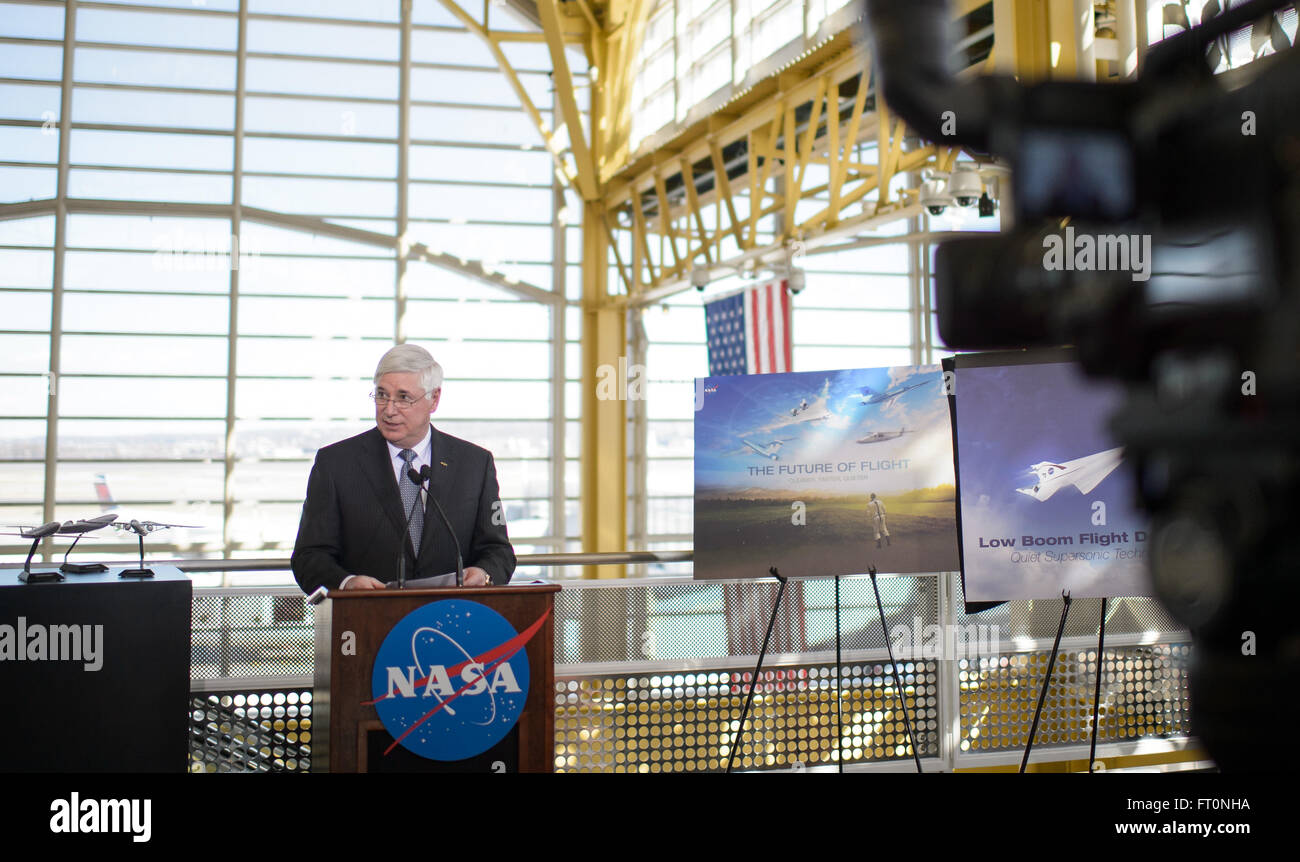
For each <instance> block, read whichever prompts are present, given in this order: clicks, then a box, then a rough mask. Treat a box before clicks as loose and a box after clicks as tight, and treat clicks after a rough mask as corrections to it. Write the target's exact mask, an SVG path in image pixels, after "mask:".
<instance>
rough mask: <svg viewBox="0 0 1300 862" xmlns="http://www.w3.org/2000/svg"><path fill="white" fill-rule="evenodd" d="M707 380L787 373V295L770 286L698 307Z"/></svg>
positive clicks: (782, 286) (783, 287) (782, 285)
mask: <svg viewBox="0 0 1300 862" xmlns="http://www.w3.org/2000/svg"><path fill="white" fill-rule="evenodd" d="M704 328H705V332H706V333H707V335H708V344H709V376H710V377H717V376H719V375H723V374H768V373H771V372H780V371H789V370H791V368H790V367H791V339H790V290H789V288H788V286H787V284H786V282H785V280H781V281H773V282H769V283H767V284H761V285H758V286H756V287H747V288H745V289H744V290H741V291H738V292H736V293H732V294H728V295H726V296H722V297H719V298H718V299H716V300H714V301H713V302H706V303H705V304H704Z"/></svg>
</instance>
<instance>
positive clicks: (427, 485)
mask: <svg viewBox="0 0 1300 862" xmlns="http://www.w3.org/2000/svg"><path fill="white" fill-rule="evenodd" d="M406 475H407V476H408V477H410V479H411V481H412V482H414V483H416V484H417V485H419V486H420V489H421V490H422V491H424V492H425V493H427V494H428V495H429V500H430V502H432V503H433V508H434V509H435V510H436V511H437V512H438V517H439V518H442V524H443V526H445V527H446V528H447V535H449V536H451V543H452V545H453V546H454V547H455V548H456V586H458V587H463V586H465V565H464V563H463V562H462V560H461V556H460V539H457V538H456V531H455V530H453V529H452V528H451V521H449V520H447V513H446V512H444V511H443V510H442V504H441V503H439V502H438V498H437V497H435V496H433V470H432V469H431V468H430V467H429V465H428V464H425V465H424V466H423V467H421V468H420V472H418V473H417V472H415V468H414V467H412V468H411V469H409V470H408V471H407V473H406ZM488 577H489V578H491V576H490V575H489V576H488ZM489 582H490V581H489Z"/></svg>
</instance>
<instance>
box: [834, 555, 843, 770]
mask: <svg viewBox="0 0 1300 862" xmlns="http://www.w3.org/2000/svg"><path fill="white" fill-rule="evenodd" d="M843 681H844V663H843V661H842V659H841V655H840V576H839V575H836V576H835V762H836V763H837V764H838V766H839V771H840V772H843V771H844V694H843V692H841V691H840V685H841V684H842V683H843Z"/></svg>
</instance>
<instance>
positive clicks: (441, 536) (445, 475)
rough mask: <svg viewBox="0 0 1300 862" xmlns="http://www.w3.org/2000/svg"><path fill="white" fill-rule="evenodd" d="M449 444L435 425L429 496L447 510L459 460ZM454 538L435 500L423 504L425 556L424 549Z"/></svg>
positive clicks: (430, 449)
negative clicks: (445, 524)
mask: <svg viewBox="0 0 1300 862" xmlns="http://www.w3.org/2000/svg"><path fill="white" fill-rule="evenodd" d="M450 448H451V447H450V446H448V445H447V441H446V440H444V439H443V438H442V434H440V433H439V432H438V429H437V428H434V429H433V437H432V439H431V440H430V441H429V469H430V479H429V487H430V492H431V493H430V496H431V497H433V498H434V499H436V500H437V501H438V503H439V504H440V505H441V506H442V510H443V511H444V512H448V515H447V517H448V518H450V517H451V514H450V510H449V509H448V506H447V504H448V500H447V496H446V495H447V493H448V491H449V490H450V489H451V488H454V487H456V461H455V459H454V458H452V457H451V454H450ZM450 542H451V539H450V538H448V536H447V528H446V527H445V526H444V525H443V523H442V517H441V516H440V515H439V514H438V509H437V507H436V506H434V505H433V503H432V501H430V502H428V503H426V504H425V506H424V533H423V535H422V536H421V537H420V556H422V557H423V556H424V551H425V549H426V548H427V549H429V553H430V554H432V553H433V552H434V548H435V547H437V546H439V545H441V544H443V543H446V544H450Z"/></svg>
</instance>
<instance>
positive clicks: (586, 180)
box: [444, 0, 600, 201]
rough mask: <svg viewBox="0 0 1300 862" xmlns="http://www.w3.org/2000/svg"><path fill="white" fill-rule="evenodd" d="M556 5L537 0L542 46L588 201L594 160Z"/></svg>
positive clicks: (592, 195) (592, 194)
mask: <svg viewBox="0 0 1300 862" xmlns="http://www.w3.org/2000/svg"><path fill="white" fill-rule="evenodd" d="M444 2H446V0H444ZM558 5H559V2H558V0H537V14H538V15H539V16H540V17H541V19H542V31H543V32H544V33H545V34H546V47H547V48H548V49H549V50H550V52H551V79H552V81H554V83H555V96H556V98H557V99H558V100H559V102H560V113H561V114H562V115H563V116H564V125H565V127H566V128H567V129H568V131H569V149H570V150H571V151H572V152H573V161H574V165H575V170H576V172H577V177H576V180H577V185H578V191H579V193H580V194H581V195H582V199H583V200H585V201H590V200H595V199H596V197H597V196H598V194H599V191H600V184H599V182H598V181H597V178H596V163H595V160H594V159H593V158H592V155H591V145H590V144H589V143H588V141H587V132H586V131H585V130H584V129H583V126H582V114H581V112H580V111H579V110H578V100H577V99H576V98H575V97H574V91H573V75H572V73H571V72H570V71H569V59H568V57H566V56H565V55H564V50H565V49H564V32H563V30H562V29H561V27H560V13H559V10H558V8H557V7H558Z"/></svg>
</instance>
